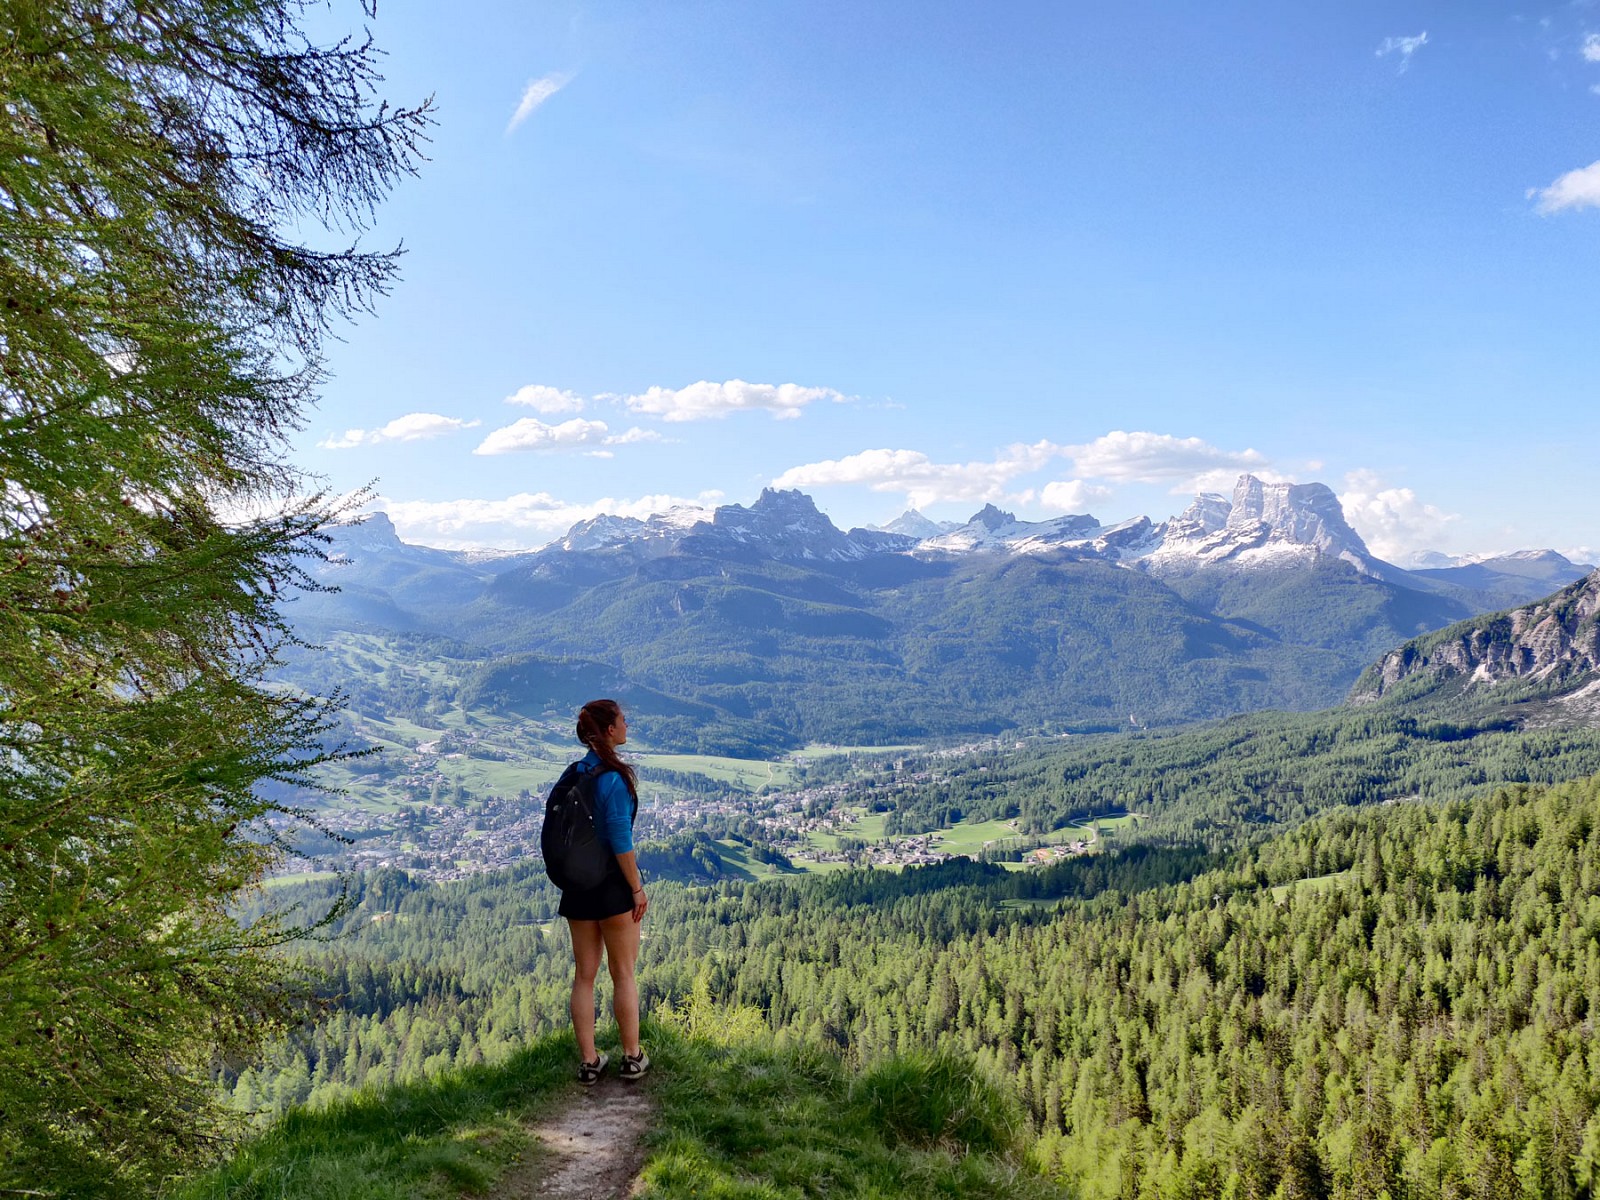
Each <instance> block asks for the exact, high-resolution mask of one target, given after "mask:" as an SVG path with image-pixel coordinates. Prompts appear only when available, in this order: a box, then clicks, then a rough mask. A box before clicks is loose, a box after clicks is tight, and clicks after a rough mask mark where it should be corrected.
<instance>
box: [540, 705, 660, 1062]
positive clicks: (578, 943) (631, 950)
mask: <svg viewBox="0 0 1600 1200" xmlns="http://www.w3.org/2000/svg"><path fill="white" fill-rule="evenodd" d="M578 740H579V741H580V742H582V743H583V744H584V745H585V746H587V747H589V753H588V754H586V755H585V756H584V757H583V759H582V760H581V761H580V762H579V763H578V764H577V766H578V769H579V770H581V771H588V772H595V773H598V778H597V779H596V781H595V789H594V826H595V832H596V833H598V834H599V836H600V838H601V839H602V840H603V841H604V842H605V843H606V845H607V846H608V847H610V850H611V853H612V854H613V855H614V856H615V858H614V859H613V863H612V869H608V870H607V872H606V875H605V878H604V879H602V880H601V881H600V882H599V883H598V884H596V885H595V886H594V887H592V888H584V889H573V890H569V891H565V892H562V893H561V907H560V909H558V910H557V911H559V912H560V914H561V915H562V916H563V917H565V918H566V919H567V927H568V928H569V929H570V930H571V931H572V959H573V963H574V966H575V971H574V974H573V979H572V1030H573V1032H574V1033H575V1034H576V1035H577V1038H578V1053H579V1054H580V1055H581V1056H582V1061H581V1062H580V1063H579V1064H578V1082H579V1083H583V1084H592V1083H594V1082H595V1081H596V1080H598V1079H599V1078H600V1076H601V1074H602V1073H603V1072H604V1071H605V1069H606V1063H608V1062H609V1061H610V1058H609V1056H607V1055H605V1054H602V1053H600V1051H599V1050H597V1049H596V1048H595V1044H594V981H595V976H596V975H598V974H599V973H600V956H601V953H602V951H603V952H604V954H605V958H606V962H607V965H608V966H609V967H610V968H611V1011H612V1013H613V1014H614V1015H615V1016H616V1018H617V1028H618V1030H619V1031H620V1033H621V1035H622V1066H621V1067H620V1068H619V1069H618V1072H617V1073H618V1074H619V1075H621V1076H622V1078H623V1079H638V1078H639V1077H640V1076H642V1075H643V1074H644V1073H645V1072H646V1071H648V1070H649V1069H650V1059H649V1058H647V1057H646V1056H645V1052H644V1050H643V1048H642V1047H641V1046H640V1045H639V985H638V982H637V980H635V978H634V974H633V970H634V964H635V963H636V962H638V960H639V922H640V921H642V920H643V919H644V914H645V910H646V909H647V908H649V907H650V901H649V899H648V898H647V897H646V896H645V894H644V882H643V880H642V879H641V878H640V876H639V864H638V862H637V861H635V858H634V853H633V820H634V817H636V816H637V815H638V812H639V791H638V787H637V782H636V780H635V778H634V773H633V768H632V767H630V766H629V765H628V764H627V763H625V762H623V761H622V759H620V758H619V757H617V747H618V746H620V745H622V744H623V743H624V742H626V741H627V740H628V718H627V717H626V716H624V715H623V712H622V708H621V706H620V705H618V704H617V702H616V701H615V700H591V701H589V703H587V704H585V705H584V706H583V708H582V709H581V710H579V712H578Z"/></svg>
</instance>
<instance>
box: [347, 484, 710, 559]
mask: <svg viewBox="0 0 1600 1200" xmlns="http://www.w3.org/2000/svg"><path fill="white" fill-rule="evenodd" d="M721 498H722V493H721V492H703V493H701V494H700V495H699V496H698V497H696V498H695V499H692V500H686V499H683V498H681V497H677V496H670V495H653V496H641V497H639V498H638V499H637V500H617V499H612V498H610V497H606V498H603V499H599V500H593V501H590V502H588V503H586V504H574V503H571V502H570V501H566V500H558V499H557V498H556V497H554V496H552V495H550V494H549V493H548V492H519V493H517V494H516V495H514V496H507V497H506V498H505V499H503V500H474V499H466V500H395V499H392V498H390V497H384V496H380V497H379V498H378V500H377V501H376V506H377V507H378V508H380V509H382V510H383V511H384V512H386V513H388V514H389V519H390V520H392V521H393V522H394V524H395V528H396V529H397V530H398V531H399V533H400V536H401V538H402V539H404V540H405V541H408V542H411V543H413V544H418V545H424V546H437V547H439V548H441V549H446V550H482V549H489V548H491V547H492V548H497V549H503V550H532V549H535V548H536V547H538V546H542V545H544V544H545V543H546V542H549V541H550V540H551V539H552V538H557V537H560V536H561V535H562V534H563V533H565V532H566V531H567V530H568V529H570V528H572V526H573V525H575V524H577V523H578V522H579V521H587V520H588V519H589V518H591V517H597V516H599V515H600V514H601V513H611V514H613V515H616V516H622V517H637V518H639V519H641V520H642V519H644V518H645V517H648V516H650V515H651V514H652V513H659V512H665V511H667V509H669V508H675V507H678V506H680V505H688V506H690V507H697V506H701V505H706V504H714V503H715V502H716V501H718V500H720V499H721Z"/></svg>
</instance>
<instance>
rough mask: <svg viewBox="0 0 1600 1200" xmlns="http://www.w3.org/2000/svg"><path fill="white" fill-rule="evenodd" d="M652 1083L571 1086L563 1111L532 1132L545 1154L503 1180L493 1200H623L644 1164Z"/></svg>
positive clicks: (606, 1082)
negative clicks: (649, 1091)
mask: <svg viewBox="0 0 1600 1200" xmlns="http://www.w3.org/2000/svg"><path fill="white" fill-rule="evenodd" d="M647 1086H648V1081H644V1082H641V1083H623V1082H622V1081H621V1080H618V1079H614V1078H607V1079H602V1080H601V1081H600V1082H599V1083H597V1084H595V1085H594V1087H592V1088H584V1087H578V1086H577V1085H573V1087H572V1095H571V1096H570V1098H568V1099H567V1100H565V1101H564V1102H563V1103H562V1105H561V1106H560V1108H559V1109H558V1110H557V1111H555V1112H552V1113H549V1114H548V1115H546V1116H545V1118H544V1119H543V1120H541V1121H539V1122H538V1123H537V1124H534V1125H532V1126H530V1127H529V1130H528V1131H529V1132H530V1133H531V1134H533V1137H534V1140H535V1142H537V1143H538V1145H539V1147H540V1148H541V1149H542V1150H543V1151H544V1153H542V1154H540V1155H539V1157H538V1158H537V1159H536V1160H535V1161H534V1162H530V1163H524V1164H522V1165H521V1166H518V1167H516V1168H514V1169H513V1170H512V1171H511V1172H510V1173H508V1174H507V1175H505V1176H504V1177H503V1178H502V1179H501V1180H500V1182H499V1183H498V1184H497V1185H496V1186H495V1188H494V1191H493V1192H492V1193H491V1194H492V1196H493V1198H494V1200H535V1198H538V1200H623V1198H624V1197H626V1196H630V1195H632V1194H633V1191H634V1180H635V1178H636V1177H637V1176H638V1174H639V1167H640V1166H641V1165H642V1164H643V1163H644V1156H645V1151H644V1135H645V1132H646V1131H647V1130H648V1129H649V1128H650V1118H651V1115H652V1114H653V1113H654V1111H655V1104H654V1102H653V1101H652V1100H651V1099H650V1095H649V1093H648V1092H647V1091H645V1090H644V1089H645V1088H646V1087H647Z"/></svg>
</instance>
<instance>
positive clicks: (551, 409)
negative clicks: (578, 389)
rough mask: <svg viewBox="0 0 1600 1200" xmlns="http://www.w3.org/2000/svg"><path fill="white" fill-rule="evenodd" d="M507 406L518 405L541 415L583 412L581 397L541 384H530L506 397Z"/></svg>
mask: <svg viewBox="0 0 1600 1200" xmlns="http://www.w3.org/2000/svg"><path fill="white" fill-rule="evenodd" d="M506 403H507V404H520V405H522V406H523V407H524V408H531V409H533V411H534V412H542V413H546V414H549V413H575V412H582V411H583V397H582V396H579V395H577V394H576V393H573V392H568V391H563V390H562V389H561V388H554V387H549V386H548V385H546V384H542V383H530V384H528V385H527V386H526V387H520V388H518V389H517V390H516V391H514V392H512V393H511V395H509V396H507V397H506Z"/></svg>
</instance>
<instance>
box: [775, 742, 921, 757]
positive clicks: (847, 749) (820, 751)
mask: <svg viewBox="0 0 1600 1200" xmlns="http://www.w3.org/2000/svg"><path fill="white" fill-rule="evenodd" d="M922 749H924V747H922V746H919V745H917V744H916V743H915V742H906V743H903V744H898V745H893V746H835V745H833V744H832V743H831V742H812V743H811V744H810V745H809V746H806V747H804V748H802V749H800V750H795V751H792V752H790V754H789V757H790V758H838V757H839V756H840V755H841V754H909V753H911V752H913V751H917V750H922Z"/></svg>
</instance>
